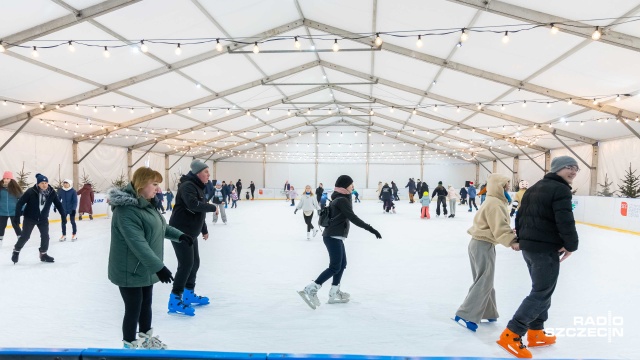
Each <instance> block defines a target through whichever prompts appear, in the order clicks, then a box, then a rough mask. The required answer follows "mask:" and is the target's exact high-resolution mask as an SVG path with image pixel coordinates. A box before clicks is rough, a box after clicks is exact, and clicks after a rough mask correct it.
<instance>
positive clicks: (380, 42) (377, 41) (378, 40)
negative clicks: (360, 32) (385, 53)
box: [374, 34, 382, 47]
mask: <svg viewBox="0 0 640 360" xmlns="http://www.w3.org/2000/svg"><path fill="white" fill-rule="evenodd" d="M374 44H376V46H377V47H380V45H382V38H381V37H380V34H376V40H375V41H374Z"/></svg>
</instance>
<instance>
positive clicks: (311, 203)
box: [293, 185, 320, 240]
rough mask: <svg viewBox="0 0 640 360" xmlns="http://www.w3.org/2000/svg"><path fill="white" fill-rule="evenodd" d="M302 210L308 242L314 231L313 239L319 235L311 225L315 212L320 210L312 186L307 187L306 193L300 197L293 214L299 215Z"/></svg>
mask: <svg viewBox="0 0 640 360" xmlns="http://www.w3.org/2000/svg"><path fill="white" fill-rule="evenodd" d="M300 209H302V212H303V214H304V222H305V223H306V224H307V240H310V239H311V232H312V231H313V237H315V236H316V235H317V234H318V230H316V229H315V228H314V227H313V224H312V223H311V220H312V219H313V211H314V210H320V205H318V200H317V199H316V197H315V196H314V195H313V191H311V186H310V185H307V186H305V188H304V193H303V194H302V196H300V202H298V206H296V209H295V210H294V211H293V213H294V214H295V213H297V212H298V210H300Z"/></svg>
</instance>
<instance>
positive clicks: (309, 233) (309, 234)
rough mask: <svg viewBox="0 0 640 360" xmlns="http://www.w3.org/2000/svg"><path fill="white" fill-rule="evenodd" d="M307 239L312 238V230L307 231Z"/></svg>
mask: <svg viewBox="0 0 640 360" xmlns="http://www.w3.org/2000/svg"><path fill="white" fill-rule="evenodd" d="M307 240H311V232H309V231H307Z"/></svg>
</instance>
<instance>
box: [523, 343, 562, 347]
mask: <svg viewBox="0 0 640 360" xmlns="http://www.w3.org/2000/svg"><path fill="white" fill-rule="evenodd" d="M555 344H556V343H551V344H540V345H536V344H527V347H528V348H532V347H536V348H538V347H548V346H551V345H555Z"/></svg>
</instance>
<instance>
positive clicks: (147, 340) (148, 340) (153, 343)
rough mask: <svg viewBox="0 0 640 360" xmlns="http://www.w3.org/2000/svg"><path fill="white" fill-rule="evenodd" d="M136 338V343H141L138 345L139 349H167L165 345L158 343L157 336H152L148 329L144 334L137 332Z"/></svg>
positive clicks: (151, 331) (150, 330) (151, 330)
mask: <svg viewBox="0 0 640 360" xmlns="http://www.w3.org/2000/svg"><path fill="white" fill-rule="evenodd" d="M138 337H139V339H138V340H137V341H140V342H142V343H141V344H140V345H138V346H139V347H140V348H141V349H149V350H165V349H166V348H167V344H165V343H163V342H162V341H160V339H159V338H158V337H157V336H153V329H149V331H147V332H146V333H143V332H139V333H138Z"/></svg>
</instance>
